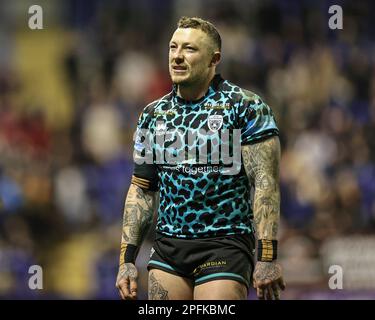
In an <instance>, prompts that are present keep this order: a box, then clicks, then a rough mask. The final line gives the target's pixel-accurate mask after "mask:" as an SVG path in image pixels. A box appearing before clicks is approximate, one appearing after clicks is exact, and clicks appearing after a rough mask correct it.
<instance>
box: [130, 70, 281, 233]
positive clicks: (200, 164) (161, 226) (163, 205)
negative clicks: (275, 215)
mask: <svg viewBox="0 0 375 320" xmlns="http://www.w3.org/2000/svg"><path fill="white" fill-rule="evenodd" d="M274 135H278V128H277V126H276V123H275V119H274V116H273V113H272V111H271V109H270V108H269V106H268V105H267V104H266V103H265V102H263V101H262V99H261V98H260V97H259V96H257V95H256V94H254V93H251V92H250V91H246V90H244V89H241V88H240V87H238V86H236V85H234V84H232V83H230V82H228V81H226V80H224V79H222V78H221V77H220V75H216V76H215V77H214V79H213V80H212V82H211V84H210V87H209V89H208V91H207V93H206V95H205V96H204V97H203V98H201V99H199V100H197V101H186V100H184V99H182V98H181V97H179V96H177V90H176V87H174V88H173V90H172V92H170V93H169V94H167V95H166V96H164V97H163V98H161V99H159V100H156V101H154V102H152V103H151V104H149V105H148V106H147V107H146V108H145V109H144V110H143V112H142V114H141V116H140V118H139V121H138V125H137V131H136V135H135V148H134V159H135V170H134V175H133V179H132V182H133V183H135V184H137V185H138V186H141V187H143V188H145V189H149V190H153V191H159V192H160V204H159V208H158V221H157V231H158V232H160V233H162V234H164V235H167V236H173V237H179V238H203V237H217V236H223V235H232V234H243V233H250V232H253V229H252V218H253V214H252V209H251V207H252V206H251V200H250V183H249V181H248V178H247V176H246V172H245V170H244V167H243V165H242V162H241V159H242V157H241V146H242V145H246V144H252V143H256V142H259V141H261V140H263V139H266V138H268V137H271V136H274Z"/></svg>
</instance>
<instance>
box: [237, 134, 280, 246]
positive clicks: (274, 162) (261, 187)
mask: <svg viewBox="0 0 375 320" xmlns="http://www.w3.org/2000/svg"><path fill="white" fill-rule="evenodd" d="M242 157H243V163H244V167H245V170H246V173H247V175H248V177H249V180H250V183H251V184H252V185H253V186H254V187H255V193H254V207H253V211H254V222H255V227H256V230H257V236H258V238H259V239H276V236H277V231H278V226H279V216H280V191H279V162H280V142H279V139H278V137H272V138H270V139H267V140H265V141H263V142H260V143H256V144H253V145H247V146H243V147H242Z"/></svg>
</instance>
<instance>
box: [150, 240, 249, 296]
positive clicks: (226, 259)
mask: <svg viewBox="0 0 375 320" xmlns="http://www.w3.org/2000/svg"><path fill="white" fill-rule="evenodd" d="M254 253H255V238H254V235H253V234H238V235H231V236H222V237H216V238H204V239H180V238H175V237H168V236H165V235H162V234H159V233H156V235H155V241H154V245H153V247H152V249H151V255H150V261H149V263H148V266H147V270H149V271H150V270H151V269H153V268H155V269H160V270H163V271H166V272H168V273H172V274H174V275H177V276H180V277H185V278H188V279H190V280H192V281H193V283H194V285H199V284H202V283H205V282H209V281H212V280H218V279H230V280H236V281H239V282H241V283H243V284H245V285H246V287H247V289H248V290H249V287H250V285H251V283H252V274H253V270H254Z"/></svg>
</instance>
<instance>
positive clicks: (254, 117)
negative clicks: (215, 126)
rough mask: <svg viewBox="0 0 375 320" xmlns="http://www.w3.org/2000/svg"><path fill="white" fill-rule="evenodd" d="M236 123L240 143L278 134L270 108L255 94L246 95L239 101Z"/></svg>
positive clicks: (247, 142)
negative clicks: (239, 130)
mask: <svg viewBox="0 0 375 320" xmlns="http://www.w3.org/2000/svg"><path fill="white" fill-rule="evenodd" d="M238 124H239V128H240V129H241V144H242V145H246V144H252V143H256V142H259V141H261V140H264V139H266V138H268V137H272V136H275V135H279V129H278V128H277V125H276V121H275V118H274V115H273V112H272V110H271V108H270V107H269V106H268V105H267V104H266V103H265V102H264V101H263V100H262V99H261V98H260V97H259V96H257V95H255V94H252V95H251V96H246V97H245V98H244V99H243V100H242V101H241V103H240V106H239V113H238Z"/></svg>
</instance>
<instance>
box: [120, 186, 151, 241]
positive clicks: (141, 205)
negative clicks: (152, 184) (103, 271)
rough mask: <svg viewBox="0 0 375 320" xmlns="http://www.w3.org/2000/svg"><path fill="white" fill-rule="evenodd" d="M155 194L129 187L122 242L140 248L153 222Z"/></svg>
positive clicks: (136, 187)
mask: <svg viewBox="0 0 375 320" xmlns="http://www.w3.org/2000/svg"><path fill="white" fill-rule="evenodd" d="M155 204H156V203H155V193H154V192H149V191H144V190H143V189H141V188H140V187H138V186H135V185H133V184H131V185H130V188H129V191H128V195H127V197H126V202H125V209H124V218H123V225H122V242H123V243H128V244H133V245H136V246H140V245H141V244H142V241H143V238H144V237H145V236H146V234H147V232H148V230H149V228H150V226H151V225H152V221H153V213H154V209H155V208H154V207H155Z"/></svg>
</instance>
